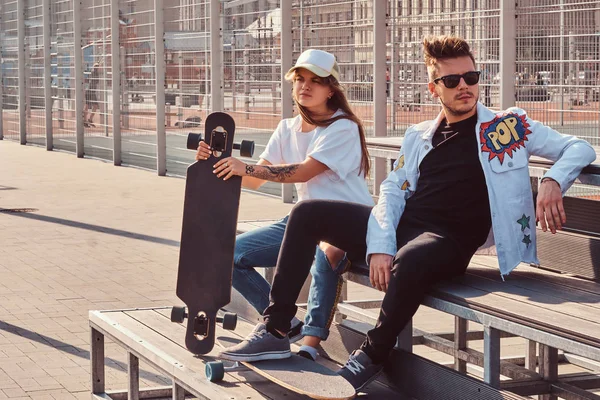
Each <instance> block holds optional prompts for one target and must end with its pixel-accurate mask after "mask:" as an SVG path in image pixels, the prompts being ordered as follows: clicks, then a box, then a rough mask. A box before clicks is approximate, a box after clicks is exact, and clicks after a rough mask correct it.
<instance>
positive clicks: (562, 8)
mask: <svg viewBox="0 0 600 400" xmlns="http://www.w3.org/2000/svg"><path fill="white" fill-rule="evenodd" d="M558 40H560V42H559V43H560V45H559V51H560V55H559V60H560V64H559V79H560V81H559V85H558V88H559V90H560V126H563V125H564V124H565V112H564V109H565V87H564V86H565V0H560V38H559V39H558Z"/></svg>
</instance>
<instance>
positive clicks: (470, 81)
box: [433, 71, 481, 89]
mask: <svg viewBox="0 0 600 400" xmlns="http://www.w3.org/2000/svg"><path fill="white" fill-rule="evenodd" d="M479 75H481V71H469V72H466V73H464V74H462V75H457V74H455V75H446V76H442V77H441V78H437V79H434V80H433V83H435V84H437V83H438V82H439V81H443V82H444V86H446V87H447V88H448V89H454V88H455V87H457V86H458V84H459V83H460V78H463V79H464V80H465V83H466V84H467V85H469V86H473V85H476V84H477V83H479Z"/></svg>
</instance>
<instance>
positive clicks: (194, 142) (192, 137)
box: [186, 133, 202, 150]
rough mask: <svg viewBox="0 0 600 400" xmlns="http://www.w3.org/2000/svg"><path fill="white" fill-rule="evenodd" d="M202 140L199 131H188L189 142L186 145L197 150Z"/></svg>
mask: <svg viewBox="0 0 600 400" xmlns="http://www.w3.org/2000/svg"><path fill="white" fill-rule="evenodd" d="M201 140H202V135H200V134H199V133H188V137H187V144H186V147H187V149H188V150H196V149H198V145H199V144H200V141H201Z"/></svg>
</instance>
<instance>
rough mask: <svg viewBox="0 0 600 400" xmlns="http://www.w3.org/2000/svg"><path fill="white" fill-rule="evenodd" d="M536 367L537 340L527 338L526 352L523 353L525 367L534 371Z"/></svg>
mask: <svg viewBox="0 0 600 400" xmlns="http://www.w3.org/2000/svg"><path fill="white" fill-rule="evenodd" d="M536 367H537V342H535V341H533V340H527V353H526V354H525V368H527V369H528V370H530V371H535V369H536Z"/></svg>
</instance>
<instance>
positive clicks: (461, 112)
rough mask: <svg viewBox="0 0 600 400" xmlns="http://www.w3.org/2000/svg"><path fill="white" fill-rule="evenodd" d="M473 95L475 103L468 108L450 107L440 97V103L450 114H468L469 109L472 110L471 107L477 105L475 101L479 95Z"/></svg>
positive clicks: (458, 115) (456, 115) (457, 115)
mask: <svg viewBox="0 0 600 400" xmlns="http://www.w3.org/2000/svg"><path fill="white" fill-rule="evenodd" d="M474 97H475V104H473V107H471V108H469V109H468V110H466V111H465V110H457V109H456V108H452V107H450V106H448V105H447V104H446V103H444V100H442V98H441V97H440V103H442V105H443V106H444V108H445V109H446V111H447V112H448V113H449V114H451V115H454V116H455V117H460V116H462V115H465V114H468V113H470V112H471V111H473V109H474V108H475V107H477V102H478V101H479V95H477V96H474Z"/></svg>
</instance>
